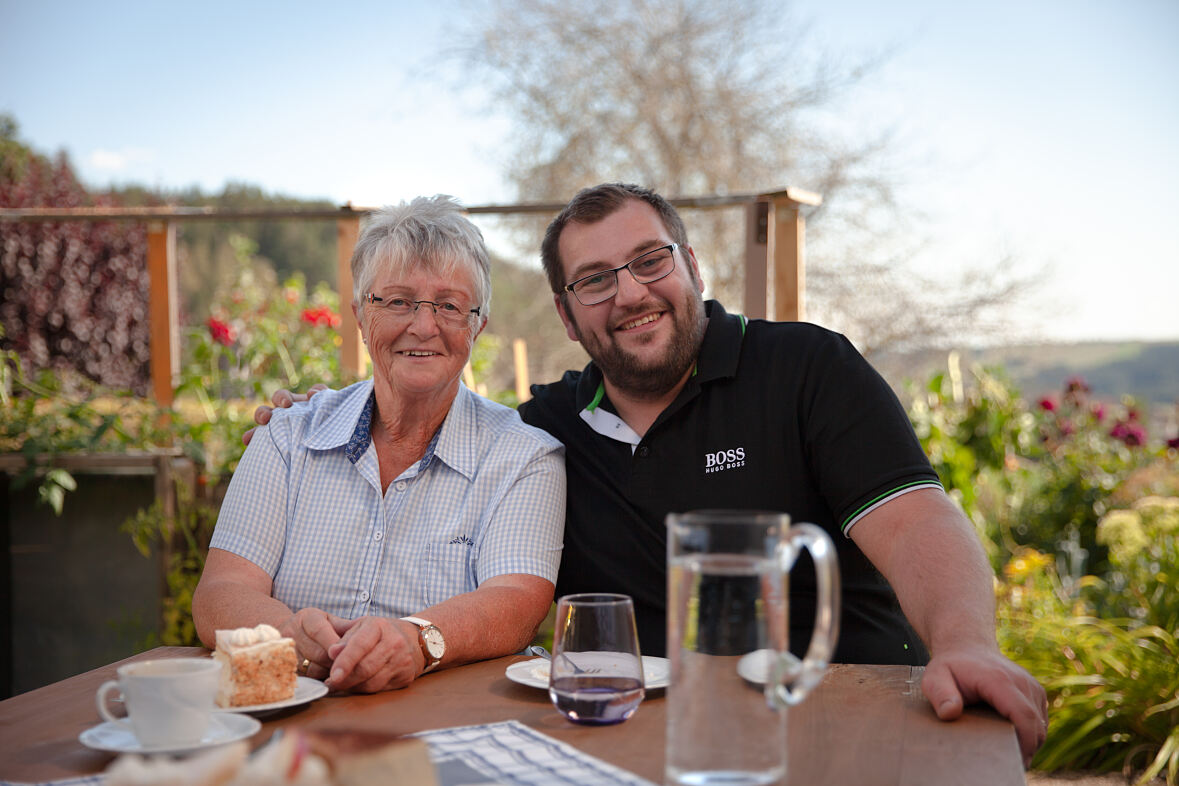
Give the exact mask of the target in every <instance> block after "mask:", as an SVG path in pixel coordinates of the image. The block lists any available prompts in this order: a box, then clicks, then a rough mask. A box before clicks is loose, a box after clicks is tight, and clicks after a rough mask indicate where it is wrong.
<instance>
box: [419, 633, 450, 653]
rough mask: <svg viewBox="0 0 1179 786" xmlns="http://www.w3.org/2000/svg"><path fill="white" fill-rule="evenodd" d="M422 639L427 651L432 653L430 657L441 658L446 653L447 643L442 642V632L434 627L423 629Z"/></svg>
mask: <svg viewBox="0 0 1179 786" xmlns="http://www.w3.org/2000/svg"><path fill="white" fill-rule="evenodd" d="M422 638H423V639H424V640H425V642H426V649H428V650H429V651H430V655H431V656H433V657H434V658H441V657H442V654H443V653H444V652H446V643H445V642H444V641H443V640H442V631H440V630H438V629H437V628H435V627H434V626H433V625H431V626H430V627H428V628H422Z"/></svg>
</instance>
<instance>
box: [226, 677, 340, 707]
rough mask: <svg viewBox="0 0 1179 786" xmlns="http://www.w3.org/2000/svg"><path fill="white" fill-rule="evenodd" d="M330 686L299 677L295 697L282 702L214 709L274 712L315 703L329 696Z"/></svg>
mask: <svg viewBox="0 0 1179 786" xmlns="http://www.w3.org/2000/svg"><path fill="white" fill-rule="evenodd" d="M327 692H328V686H327V685H324V684H323V683H322V682H320V681H319V680H313V679H311V678H310V677H298V678H297V679H296V682H295V695H294V696H292V697H291V698H289V699H283V700H282V701H271V702H268V703H266V704H250V705H247V706H244V707H214V708H213V711H214V712H274V711H275V710H281V709H285V708H286V707H297V706H298V705H300V704H306V703H307V702H309V701H315V700H316V699H318V698H319V697H320V696H325V695H327Z"/></svg>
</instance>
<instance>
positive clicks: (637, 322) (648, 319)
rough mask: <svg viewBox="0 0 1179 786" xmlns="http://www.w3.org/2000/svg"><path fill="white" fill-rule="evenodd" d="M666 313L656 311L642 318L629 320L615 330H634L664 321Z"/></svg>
mask: <svg viewBox="0 0 1179 786" xmlns="http://www.w3.org/2000/svg"><path fill="white" fill-rule="evenodd" d="M665 313H666V312H664V311H656V312H654V313H651V314H643V315H642V316H641V317H636V318H634V319H629V320H627V321H626V322H623V323H621V324H620V325H619V326H618V327H617V328H615V330H634V329H635V328H638V327H642V326H643V325H647V324H650V323H652V322H655V321H657V320H659V319H662V318H663V315H664V314H665Z"/></svg>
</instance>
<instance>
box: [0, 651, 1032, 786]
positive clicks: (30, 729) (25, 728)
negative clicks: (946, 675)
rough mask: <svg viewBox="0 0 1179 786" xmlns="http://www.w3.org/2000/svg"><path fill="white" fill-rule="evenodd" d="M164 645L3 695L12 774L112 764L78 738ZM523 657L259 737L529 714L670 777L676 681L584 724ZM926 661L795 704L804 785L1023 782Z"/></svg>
mask: <svg viewBox="0 0 1179 786" xmlns="http://www.w3.org/2000/svg"><path fill="white" fill-rule="evenodd" d="M205 652H207V651H206V650H201V649H197V648H185V647H160V648H157V649H154V650H151V651H150V652H147V653H143V654H141V655H137V656H135V657H133V658H128V659H127V660H125V661H120V662H119V663H114V664H111V665H109V666H104V667H102V668H98V669H95V670H93V671H89V672H86V673H85V674H80V675H78V676H76V677H71V678H69V679H66V680H62V681H61V682H58V683H54V684H53V685H48V686H46V687H44V688H40V689H38V690H34V691H30V692H29V693H25V694H21V695H19V696H15V697H13V698H11V699H7V700H5V701H3V702H0V780H15V781H43V780H52V779H59V778H67V777H73V776H78V775H85V774H90V773H95V772H100V771H102V770H103V769H105V768H106V766H107V765H108V764H109V763H110V761H111V759H112V757H111V756H110V755H109V754H105V753H100V752H97V751H92V750H90V749H88V748H86V747H85V746H83V745H82V744H81V743H80V742H78V735H79V734H80V733H81V732H82V731H84V730H85V729H87V728H89V727H90V726H93V725H95V724H97V723H99V721H100V719H99V717H98V713H97V711H96V709H95V706H94V694H95V691H96V690H97V689H98V687H99V685H101V684H102V682H103V681H104V680H108V679H113V678H114V677H115V676H116V675H115V669H116V668H117V667H118V666H119V665H121V664H122V663H126V662H128V661H131V660H143V659H146V658H160V657H179V656H182V655H194V654H203V653H205ZM523 659H524V658H522V657H520V656H511V657H507V658H499V659H497V660H492V661H485V662H483V663H474V664H471V665H468V666H462V667H459V668H454V669H446V670H443V671H440V672H437V673H434V674H428V675H426V676H425V677H423V678H421V679H419V680H418V681H417V682H415V683H414V684H413V685H411V686H410V687H409V688H406V689H405V690H400V691H390V692H386V693H381V694H377V695H369V696H360V695H329V696H325V697H324V698H322V699H319V700H317V701H315V702H312V703H311V704H308V705H305V706H303V707H300V708H296V709H291V710H287V711H285V712H284V713H283V714H280V715H277V716H268V717H266V718H263V725H262V730H261V731H259V732H258V733H257V734H256V735H255V736H254V738H253V740H252V742H253V743H254V744H255V745H261V744H262V743H263V742H265V741H266V740H267V739H269V738H270V735H271V734H273V732H274V731H275V729H279V728H284V727H305V728H309V729H371V730H380V731H383V732H394V733H408V732H417V731H424V730H426V729H434V728H445V727H448V726H459V725H466V724H474V723H488V722H495V721H502V720H511V719H515V720H518V721H520V722H522V723H524V724H526V725H527V726H530V727H532V728H534V729H536V730H538V731H540V732H543V733H545V734H549V735H551V736H553V737H555V738H557V739H559V740H562V741H564V742H567V743H569V744H570V745H573V746H574V747H576V748H579V749H581V750H583V751H585V752H586V753H589V754H592V755H594V756H597V757H599V758H601V759H604V760H606V761H609V762H611V763H613V764H615V765H618V766H620V767H624V768H626V769H628V770H631V771H633V772H635V773H638V774H639V775H641V776H643V777H645V778H648V779H649V780H651V781H654V782H655V783H662V782H663V758H664V753H663V744H664V738H665V733H664V723H665V720H666V713H667V702H666V699H665V698H664V691H662V690H657V691H653V692H652V693H651V694H650V695H649V696H648V698H647V699H646V701H644V702H643V704H642V705H641V706H640V707H639V709H638V711H637V712H636V713H635V715H634V716H633V717H632V718H631V719H630V720H628V721H626V722H625V723H622V724H619V725H617V726H601V727H592V726H576V725H574V724H572V723H569V722H568V721H566V720H565V719H564V718H563V717H561V716H560V715H559V714H558V713H557V711H556V710H554V709H553V708H552V706H551V705H550V704H549V699H548V695H547V693H546V692H545V691H542V690H537V689H535V688H529V687H526V686H523V685H518V684H516V683H514V682H512V681H510V680H509V679H508V678H507V677H505V676H504V669H505V668H506V667H507V666H508V665H509V664H511V663H513V662H515V661H517V660H523ZM920 675H921V670H920V669H915V668H910V667H908V666H850V665H841V666H833V667H832V669H831V671H830V673H829V674H828V675H827V677H826V678H825V679H824V681H823V683H822V685H820V686H819V688H817V689H816V690H815V691H814V693H812V694H811V696H810V698H808V699H807V700H806V701H805V702H804V703H803V704H801V705H800V706H798V707H796V708H793V709H791V710H790V717H789V733H790V743H789V744H790V753H789V765H788V766H789V783H790V784H857V785H868V784H898V785H900V784H903V785H904V786H913V785H916V784H937V786H948V785H950V784H963V785H966V784H979V786H984V785H985V786H1002V785H1003V784H1010V785H1011V786H1022V785H1023V784H1024V783H1025V777H1024V772H1023V767H1022V766H1021V764H1020V755H1019V748H1018V745H1017V744H1016V740H1015V731H1014V729H1013V728H1012V726H1011V724H1009V723H1008V722H1007V721H1005V720H1004V719H1002V718H1001V717H999V716H998V715H996V714H995V713H994V712H992V711H990V710H989V709H987V708H970V709H968V710H967V712H966V714H965V715H964V716H963V717H962V718H961V719H959V720H957V721H955V722H953V723H942V722H940V721H938V720H937V718H936V717H935V716H934V714H933V711H932V710H931V709H930V707H929V706H928V702H926V700H925V698H924V697H923V696H922V694H921V686H920Z"/></svg>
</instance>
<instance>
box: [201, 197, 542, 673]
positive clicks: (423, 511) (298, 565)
mask: <svg viewBox="0 0 1179 786" xmlns="http://www.w3.org/2000/svg"><path fill="white" fill-rule="evenodd" d="M352 278H353V281H354V282H355V289H354V292H353V299H352V310H353V312H354V313H355V314H356V318H357V321H358V322H359V324H360V327H361V332H362V335H363V337H364V341H365V343H366V344H367V345H368V349H369V354H370V355H371V357H372V360H373V378H372V379H371V380H368V381H364V382H359V383H357V384H355V385H352V386H350V387H348V388H345V389H344V390H339V391H325V392H322V393H319V394H318V395H316V396H315V397H314V398H313V399H312V400H311V402H310V403H309V404H305V405H299V406H296V407H294V408H292V409H288V410H283V411H281V412H275V413H274V417H273V419H272V420H271V421H270V423H269V425H268V426H267V427H265V428H261V429H259V430H258V432H257V433H256V434H255V435H254V436H253V439H252V440H251V441H250V444H249V447H248V448H247V449H246V452H245V454H244V455H243V456H242V460H241V463H240V464H239V465H238V468H237V471H236V472H235V473H234V476H233V479H232V481H231V482H230V485H229V490H228V492H227V494H226V497H225V501H224V503H223V504H222V506H221V513H220V517H219V518H218V520H217V528H216V531H215V532H214V534H213V540H212V543H211V548H210V549H209V557H208V561H207V562H206V564H205V570H204V573H203V575H202V576H201V580H200V584H199V586H198V587H197V590H196V594H195V596H194V597H193V619H194V621H195V623H196V628H197V632H198V634H199V635H200V637H201V641H203V642H205V644H206V645H208V646H212V645H213V642H214V632H215V631H216V630H217V629H224V628H235V627H243V626H253V625H257V624H259V623H263V622H265V623H269V624H270V625H273V626H274V627H276V628H278V630H279V631H280V632H281V633H282V634H283V635H285V636H290V637H291V638H293V639H294V640H295V645H296V648H297V649H298V652H299V658H300V661H302V662H303V663H304V664H305V665H306V668H307V672H308V673H309V674H310V675H311V676H313V677H320V678H324V677H326V679H327V683H328V685H329V686H330V687H332V688H334V689H337V690H355V691H363V692H373V691H379V690H384V689H388V688H399V687H403V686H405V685H408V684H409V683H410V682H412V681H413V680H414V679H415V678H417V677H418V676H420V675H421V674H423V673H425V672H427V671H430V670H431V669H433V668H436V667H445V666H447V665H450V664H459V663H466V662H470V661H474V660H479V659H482V658H490V657H496V656H499V655H505V654H508V653H511V652H516V651H519V650H520V649H521V648H522V647H524V646H526V645H527V644H528V643H529V642H530V641H531V639H532V637H533V636H534V635H535V632H536V629H537V626H538V625H539V624H540V622H541V620H542V619H543V618H544V616H545V614H546V613H547V612H548V609H549V607H550V605H551V603H552V599H553V585H554V583H555V581H556V577H557V566H558V564H559V562H560V553H561V541H562V536H563V534H564V532H563V531H564V517H565V471H564V449H563V447H562V445H561V443H560V442H558V441H556V440H555V439H553V438H552V437H551V436H549V435H548V434H546V433H545V432H543V431H540V430H538V429H535V428H532V427H531V426H527V425H525V424H524V423H523V422H521V420H520V418H519V416H518V415H517V414H516V412H515V411H514V410H512V409H509V408H507V407H503V406H500V405H499V404H496V403H494V402H491V401H488V400H486V399H484V398H481V397H479V396H477V395H475V394H474V393H472V392H471V391H470V390H468V389H467V388H466V387H464V386H463V385H462V384H461V382H460V377H461V375H462V370H463V367H464V366H465V365H466V363H467V360H468V358H469V357H470V354H471V347H472V345H473V344H474V341H475V338H476V337H477V336H478V335H479V333H480V332H481V331H482V330H483V327H484V325H486V323H487V308H488V303H489V301H490V298H491V279H490V273H489V260H488V255H487V249H486V248H485V246H484V244H483V238H482V235H481V234H480V233H479V230H478V229H477V228H476V227H475V226H474V225H473V224H472V223H471V222H470V221H468V220H467V219H466V218H465V217H464V216H463V214H462V211H461V209H460V208H459V206H458V205H457V204H456V203H455V202H454V201H453V200H451V199H450V198H449V197H442V196H439V197H434V198H424V197H419V198H417V199H415V200H413V202H412V203H410V204H408V205H406V204H402V205H401V206H399V207H395V208H387V209H385V210H383V211H381V212H379V213H377V214H375V215H374V216H373V217H372V219H371V220H370V221H369V222H368V223H367V224H366V226H365V227H364V230H363V231H362V232H361V235H360V238H359V241H358V242H357V245H356V250H355V252H354V253H353V255H352Z"/></svg>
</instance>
